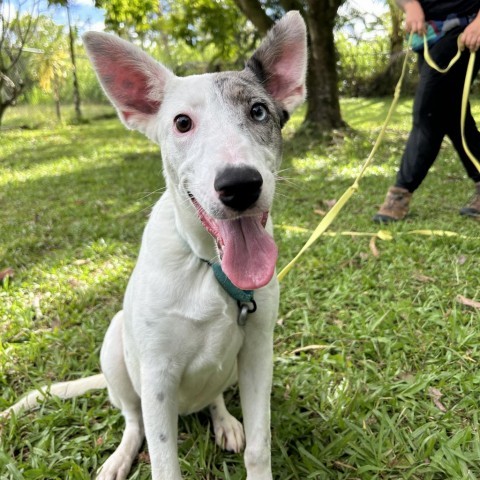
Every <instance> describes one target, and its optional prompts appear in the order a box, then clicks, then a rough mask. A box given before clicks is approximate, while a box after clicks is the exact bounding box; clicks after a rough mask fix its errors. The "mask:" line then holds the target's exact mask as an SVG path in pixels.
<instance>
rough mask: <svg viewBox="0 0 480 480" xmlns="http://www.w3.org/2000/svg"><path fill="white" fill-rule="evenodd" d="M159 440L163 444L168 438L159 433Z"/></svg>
mask: <svg viewBox="0 0 480 480" xmlns="http://www.w3.org/2000/svg"><path fill="white" fill-rule="evenodd" d="M159 440H160V441H161V442H162V443H165V442H166V441H167V440H168V437H167V435H165V434H164V433H161V434H160V437H159Z"/></svg>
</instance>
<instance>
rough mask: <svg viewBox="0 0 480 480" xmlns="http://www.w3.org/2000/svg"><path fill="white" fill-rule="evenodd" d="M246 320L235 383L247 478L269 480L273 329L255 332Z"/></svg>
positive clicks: (253, 327)
mask: <svg viewBox="0 0 480 480" xmlns="http://www.w3.org/2000/svg"><path fill="white" fill-rule="evenodd" d="M251 320H252V322H251V323H249V322H250V319H249V322H247V325H246V327H245V328H246V330H247V331H246V335H245V341H244V345H243V347H242V350H241V351H240V354H239V358H238V383H239V387H240V400H241V403H242V411H243V426H244V429H245V437H246V448H245V467H246V469H247V480H272V468H271V448H270V395H271V389H272V370H273V331H272V330H270V329H268V327H266V328H265V330H263V329H262V330H261V331H257V330H258V329H257V327H256V325H255V324H254V323H253V322H254V321H255V322H258V321H260V318H255V320H254V319H253V318H252V319H251Z"/></svg>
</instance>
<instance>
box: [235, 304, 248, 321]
mask: <svg viewBox="0 0 480 480" xmlns="http://www.w3.org/2000/svg"><path fill="white" fill-rule="evenodd" d="M238 307H239V310H238V318H237V323H238V325H240V326H241V327H244V326H245V325H246V324H247V317H248V314H249V313H250V311H249V308H248V305H247V304H246V303H242V304H240V305H239V306H238Z"/></svg>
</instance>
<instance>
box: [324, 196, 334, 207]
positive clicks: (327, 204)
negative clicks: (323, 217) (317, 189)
mask: <svg viewBox="0 0 480 480" xmlns="http://www.w3.org/2000/svg"><path fill="white" fill-rule="evenodd" d="M323 203H324V204H325V205H326V206H327V207H328V208H332V207H333V206H334V205H335V204H336V203H337V200H336V199H335V198H333V199H332V200H323Z"/></svg>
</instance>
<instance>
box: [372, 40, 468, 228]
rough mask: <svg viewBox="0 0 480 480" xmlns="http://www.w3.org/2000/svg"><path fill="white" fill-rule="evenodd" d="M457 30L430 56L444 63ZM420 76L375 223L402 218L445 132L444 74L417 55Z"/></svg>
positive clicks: (446, 93) (451, 51) (453, 49)
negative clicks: (397, 160) (408, 123)
mask: <svg viewBox="0 0 480 480" xmlns="http://www.w3.org/2000/svg"><path fill="white" fill-rule="evenodd" d="M457 36H458V32H453V31H452V33H448V34H447V35H445V37H443V38H442V39H440V40H439V41H438V42H437V43H436V44H435V45H434V46H433V47H432V48H431V49H430V55H431V57H432V58H433V60H434V61H435V62H436V63H437V64H438V65H439V66H440V67H444V66H446V65H447V64H448V63H449V61H450V60H451V58H452V57H453V56H454V55H455V53H456V51H457ZM419 66H420V79H419V84H418V87H417V91H416V94H415V99H414V105H413V124H412V130H411V131H410V135H409V137H408V140H407V144H406V147H405V151H404V154H403V156H402V159H401V162H400V167H399V169H398V172H397V176H396V181H395V185H394V187H391V188H390V189H389V191H388V192H387V197H386V199H385V202H384V203H383V205H382V206H381V207H380V210H379V211H378V212H377V214H376V215H375V216H374V217H373V219H374V221H377V222H389V221H396V220H402V219H403V218H405V216H406V215H407V213H408V210H409V202H410V198H411V194H412V193H413V192H414V191H415V190H416V189H417V188H418V187H419V186H420V184H421V183H422V181H423V180H424V178H425V176H426V175H427V173H428V171H429V169H430V167H431V166H432V164H433V162H434V161H435V159H436V157H437V155H438V152H439V150H440V147H441V144H442V140H443V137H444V136H445V133H446V123H445V116H446V114H447V112H446V111H445V108H444V106H443V102H444V99H445V98H446V97H448V96H449V95H450V91H449V88H450V86H449V82H448V81H447V80H446V75H445V74H442V73H439V72H437V71H436V70H433V69H432V68H430V67H429V66H428V65H427V63H426V62H425V61H424V59H423V56H422V55H419Z"/></svg>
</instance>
